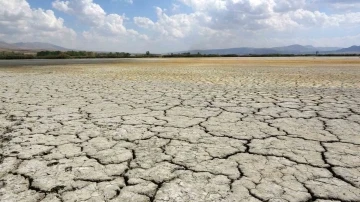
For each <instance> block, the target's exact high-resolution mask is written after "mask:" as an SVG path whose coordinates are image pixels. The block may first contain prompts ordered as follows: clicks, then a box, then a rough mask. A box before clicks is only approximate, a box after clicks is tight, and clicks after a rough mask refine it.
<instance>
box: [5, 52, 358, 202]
mask: <svg viewBox="0 0 360 202" xmlns="http://www.w3.org/2000/svg"><path fill="white" fill-rule="evenodd" d="M23 65H24V64H23ZM23 65H15V66H16V67H14V65H9V64H3V65H1V66H2V67H1V68H0V134H1V136H0V140H1V141H0V154H1V159H0V201H29V202H30V201H43V202H47V201H55V202H56V201H96V202H97V201H119V202H127V201H136V202H151V201H158V202H165V201H172V202H187V201H197V202H201V201H221V202H235V201H244V202H245V201H246V202H248V201H249V202H258V201H276V202H282V201H284V202H285V201H294V202H295V201H296V202H305V201H317V202H330V201H333V202H334V201H354V202H355V201H360V58H312V57H311V58H236V59H235V58H234V59H233V58H230V59H212V58H211V59H149V60H119V61H118V62H110V63H109V62H103V63H87V64H57V65H45V66H44V65H42V66H39V65H40V64H36V63H32V64H26V66H23ZM10 66H11V67H10Z"/></svg>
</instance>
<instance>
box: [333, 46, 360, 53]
mask: <svg viewBox="0 0 360 202" xmlns="http://www.w3.org/2000/svg"><path fill="white" fill-rule="evenodd" d="M335 52H336V53H360V46H351V47H349V48H342V49H339V50H336V51H335Z"/></svg>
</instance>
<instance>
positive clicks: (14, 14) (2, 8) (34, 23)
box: [0, 0, 76, 45]
mask: <svg viewBox="0 0 360 202" xmlns="http://www.w3.org/2000/svg"><path fill="white" fill-rule="evenodd" d="M0 27H1V29H0V34H1V36H2V38H3V39H4V40H6V41H10V42H18V41H45V42H52V43H55V44H56V42H57V41H58V39H59V38H67V39H68V41H69V43H68V44H67V45H71V41H72V40H73V39H75V37H76V33H75V31H74V30H72V29H70V28H67V27H66V26H65V25H64V20H63V19H62V18H57V17H56V16H55V14H54V12H53V11H52V10H43V9H41V8H39V9H33V8H31V7H30V5H29V4H28V2H27V1H26V0H12V1H6V0H0ZM15 40H16V41H15Z"/></svg>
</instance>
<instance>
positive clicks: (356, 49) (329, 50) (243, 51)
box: [179, 44, 360, 55]
mask: <svg viewBox="0 0 360 202" xmlns="http://www.w3.org/2000/svg"><path fill="white" fill-rule="evenodd" d="M188 52H190V53H191V54H197V53H200V54H220V55H226V54H236V55H263V54H295V55H299V54H316V53H317V52H318V53H319V54H343V53H344V54H345V53H360V46H351V47H349V48H340V47H314V46H302V45H298V44H295V45H290V46H281V47H273V48H251V47H244V48H227V49H207V50H190V51H182V52H179V53H188Z"/></svg>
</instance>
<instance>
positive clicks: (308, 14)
mask: <svg viewBox="0 0 360 202" xmlns="http://www.w3.org/2000/svg"><path fill="white" fill-rule="evenodd" d="M0 41H5V42H10V43H11V42H47V43H52V44H55V45H59V46H63V47H66V48H71V49H77V50H89V51H118V52H132V53H142V52H146V51H150V52H152V53H170V52H176V51H185V50H193V49H215V48H216V49H217V48H235V47H258V48H259V47H276V46H285V45H291V44H300V45H313V46H318V47H349V46H352V45H359V43H360V0H0Z"/></svg>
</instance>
